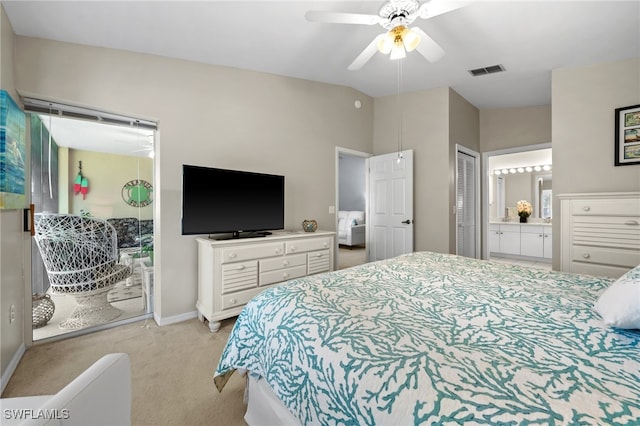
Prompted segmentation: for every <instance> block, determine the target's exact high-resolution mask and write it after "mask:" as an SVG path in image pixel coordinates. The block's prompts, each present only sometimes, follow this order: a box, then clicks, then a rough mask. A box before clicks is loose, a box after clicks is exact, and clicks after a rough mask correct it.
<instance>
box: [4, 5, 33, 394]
mask: <svg viewBox="0 0 640 426" xmlns="http://www.w3.org/2000/svg"><path fill="white" fill-rule="evenodd" d="M0 42H1V46H0V87H1V88H2V89H4V90H6V91H7V92H8V93H9V94H10V95H11V97H12V98H13V99H14V100H15V101H16V102H17V103H18V105H20V98H19V97H18V96H17V94H16V91H15V90H14V72H13V51H14V35H13V28H12V27H11V23H10V22H9V20H8V19H7V16H6V14H5V12H4V8H3V7H0ZM27 161H28V159H27ZM27 173H28V171H27ZM22 226H23V225H22V210H0V235H1V236H2V238H0V312H1V313H2V318H1V319H0V368H1V371H2V389H4V387H5V386H6V384H7V382H8V380H9V377H10V375H11V373H12V372H13V369H15V367H16V366H17V362H18V361H19V359H20V356H21V352H22V351H23V350H24V348H25V333H26V325H25V322H24V318H25V309H29V312H31V300H30V298H29V299H27V298H26V297H25V293H26V291H25V288H26V287H25V280H28V279H30V277H31V274H30V271H23V265H30V263H29V259H30V258H31V255H30V250H31V246H30V239H29V237H28V234H26V233H24V232H22ZM23 272H24V275H23ZM30 293H31V292H28V294H30ZM11 305H13V306H15V309H16V315H15V321H13V322H9V307H10V306H11ZM29 330H30V324H29Z"/></svg>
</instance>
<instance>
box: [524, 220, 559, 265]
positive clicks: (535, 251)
mask: <svg viewBox="0 0 640 426" xmlns="http://www.w3.org/2000/svg"><path fill="white" fill-rule="evenodd" d="M551 236H552V233H551V227H550V226H544V225H533V224H531V225H522V226H521V228H520V255H521V256H530V257H542V258H545V259H551V257H552V246H553V244H552V241H553V240H552V238H551Z"/></svg>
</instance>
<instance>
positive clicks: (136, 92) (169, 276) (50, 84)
mask: <svg viewBox="0 0 640 426" xmlns="http://www.w3.org/2000/svg"><path fill="white" fill-rule="evenodd" d="M15 58H16V59H15V66H16V75H17V79H16V88H17V89H18V90H20V91H21V92H22V93H23V94H31V95H33V96H37V97H42V98H47V99H51V100H58V101H63V102H67V103H72V104H78V105H82V106H90V107H92V108H95V109H100V110H104V111H109V112H117V113H120V114H124V115H130V116H134V117H139V118H147V119H152V120H156V121H157V122H158V126H159V142H158V143H157V146H156V157H155V169H156V176H155V179H154V180H155V188H156V191H155V192H154V197H155V201H154V213H155V219H156V224H157V226H156V228H155V235H156V241H155V256H156V260H157V264H158V265H159V267H158V268H157V269H156V276H155V282H156V286H157V287H159V288H161V292H160V293H156V317H158V318H159V319H160V321H161V322H162V319H163V318H164V319H167V318H168V319H169V320H179V319H185V318H186V317H184V315H187V317H188V315H192V314H193V313H194V312H195V303H196V299H197V256H196V254H197V252H196V243H195V237H194V236H182V235H180V217H181V181H182V179H181V172H182V171H181V166H182V164H195V165H203V166H214V167H223V168H234V169H242V170H250V171H256V172H264V173H277V174H283V175H285V186H286V188H285V189H286V201H285V202H286V214H285V226H286V227H287V228H294V229H299V228H300V226H301V223H302V221H303V220H304V219H305V218H315V219H316V220H317V221H318V225H319V227H320V228H322V229H328V230H334V227H335V217H334V215H333V214H331V215H330V214H328V210H329V206H330V205H334V204H335V182H334V181H335V171H334V161H335V147H336V146H342V147H345V148H350V149H354V150H358V151H364V152H371V151H372V139H373V136H372V131H373V123H372V118H373V100H372V99H371V98H370V97H368V96H366V95H364V94H362V93H360V92H358V91H356V90H353V89H351V88H347V87H342V86H335V85H329V84H323V83H316V82H311V81H306V80H299V79H293V78H286V77H281V76H276V75H270V74H263V73H257V72H251V71H243V70H238V69H232V68H227V67H220V66H210V65H204V64H199V63H194V62H188V61H181V60H175V59H168V58H162V57H158V56H152V55H142V54H136V53H131V52H124V51H116V50H110V49H102V48H93V47H86V46H80V45H73V44H67V43H59V42H53V41H47V40H42V39H34V38H26V37H16V57H15ZM70 64H73V72H69V66H70ZM356 99H359V100H361V101H362V108H361V109H356V108H355V107H354V101H355V100H356ZM158 219H160V220H158Z"/></svg>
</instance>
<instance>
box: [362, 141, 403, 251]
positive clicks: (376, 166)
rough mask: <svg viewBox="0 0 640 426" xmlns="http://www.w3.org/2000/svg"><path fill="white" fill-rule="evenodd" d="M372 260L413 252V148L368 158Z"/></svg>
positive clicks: (369, 231) (368, 245)
mask: <svg viewBox="0 0 640 426" xmlns="http://www.w3.org/2000/svg"><path fill="white" fill-rule="evenodd" d="M368 169H369V214H368V222H369V226H368V228H369V229H368V233H369V241H368V243H367V247H368V256H369V260H370V261H375V260H382V259H388V258H391V257H395V256H399V255H401V254H404V253H411V252H413V151H412V150H407V151H402V156H401V157H399V156H398V153H393V154H385V155H378V156H374V157H371V158H369V159H368Z"/></svg>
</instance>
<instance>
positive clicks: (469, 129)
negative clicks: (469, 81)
mask: <svg viewBox="0 0 640 426" xmlns="http://www.w3.org/2000/svg"><path fill="white" fill-rule="evenodd" d="M456 145H462V146H464V147H466V148H469V149H471V150H473V151H475V152H477V153H478V154H480V111H479V110H478V109H477V108H476V107H475V106H473V105H472V104H470V103H469V102H468V101H467V100H466V99H465V98H463V97H462V96H460V95H459V94H458V93H457V92H456V91H455V90H453V89H449V205H448V211H447V214H448V215H450V218H451V220H450V221H449V253H452V254H455V253H456V247H457V246H456V231H457V230H456V227H457V222H456V218H455V216H454V215H453V206H455V205H456V201H455V200H456V156H457V150H456ZM478 167H481V162H480V158H478ZM479 175H480V174H479ZM481 185H482V184H481V182H478V188H480V187H481ZM478 208H480V206H478Z"/></svg>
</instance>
